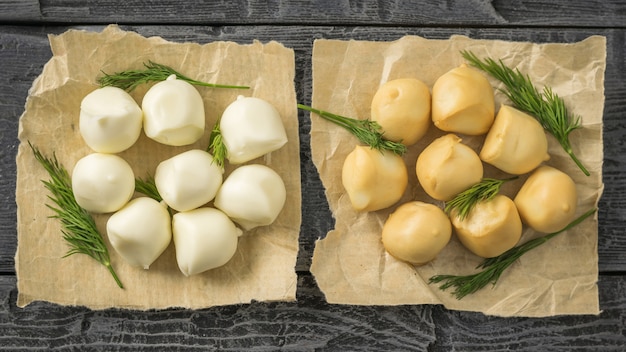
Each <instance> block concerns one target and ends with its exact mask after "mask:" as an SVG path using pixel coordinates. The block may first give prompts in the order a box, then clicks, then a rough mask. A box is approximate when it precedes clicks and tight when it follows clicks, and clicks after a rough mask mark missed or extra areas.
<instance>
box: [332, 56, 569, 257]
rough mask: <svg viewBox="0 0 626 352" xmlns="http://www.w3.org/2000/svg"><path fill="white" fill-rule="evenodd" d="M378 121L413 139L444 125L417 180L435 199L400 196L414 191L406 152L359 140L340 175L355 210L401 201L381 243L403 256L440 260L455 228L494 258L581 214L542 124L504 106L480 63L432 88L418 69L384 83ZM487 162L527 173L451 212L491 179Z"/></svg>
mask: <svg viewBox="0 0 626 352" xmlns="http://www.w3.org/2000/svg"><path fill="white" fill-rule="evenodd" d="M371 119H372V120H373V121H377V122H378V123H379V125H380V126H381V128H382V132H383V137H385V138H386V139H388V140H391V141H394V142H401V143H403V144H405V145H406V146H407V147H411V146H414V145H415V144H416V143H417V142H418V141H420V140H421V139H423V137H424V136H426V134H427V131H428V130H429V129H430V128H435V129H436V130H439V131H441V132H442V133H433V134H432V135H434V136H435V137H434V138H433V140H431V141H426V143H422V145H425V147H419V148H421V149H420V150H418V153H417V155H418V156H417V159H416V160H415V171H414V172H415V173H414V175H415V177H416V179H417V184H418V185H419V187H421V189H422V190H423V191H424V193H425V194H426V195H427V196H428V197H429V198H430V199H410V200H409V201H407V202H404V203H402V204H398V203H399V202H400V200H401V199H402V197H403V196H408V195H407V194H406V193H407V192H406V191H407V185H408V184H409V182H408V179H407V170H406V164H405V160H404V159H403V158H402V157H400V156H397V155H390V153H387V152H380V151H377V150H373V149H371V148H368V147H364V146H356V147H355V149H354V150H353V151H352V152H351V153H350V154H348V155H347V157H346V159H345V162H344V165H343V170H342V182H343V186H344V188H345V190H346V194H347V195H348V198H349V199H350V202H351V205H352V207H353V208H354V210H355V211H359V212H370V211H378V210H382V209H387V208H390V207H393V206H396V208H395V209H394V210H393V211H392V212H391V213H390V215H389V216H388V218H387V219H386V221H385V222H384V224H383V227H382V234H381V243H382V246H383V247H384V248H385V250H386V251H387V252H388V253H389V254H390V255H391V256H393V257H395V258H396V259H398V260H401V261H405V262H407V263H410V264H413V265H422V264H424V263H427V262H429V261H432V260H434V259H435V258H436V256H437V254H438V253H439V252H440V251H441V250H443V249H444V248H445V246H446V244H447V243H448V242H449V240H450V238H451V235H452V234H455V235H456V237H457V238H458V239H459V241H460V242H461V244H463V245H464V246H465V247H466V248H467V249H468V250H469V251H471V252H472V253H474V254H475V255H477V256H480V257H484V258H491V257H496V256H498V255H500V254H502V253H504V252H505V251H507V250H509V249H511V248H512V247H514V246H515V245H517V244H518V242H519V241H520V238H521V235H522V231H523V228H524V227H525V226H527V227H529V228H532V229H533V230H535V231H538V232H543V233H550V232H555V231H558V230H560V229H562V228H563V227H565V226H566V225H567V224H568V223H569V222H570V221H571V220H572V219H573V218H574V214H575V212H576V206H577V203H578V196H577V191H576V185H575V183H574V181H573V180H572V179H571V178H570V177H569V176H568V175H567V174H565V173H564V172H562V171H560V170H558V169H556V168H554V167H552V166H548V165H545V164H544V162H546V161H548V160H549V159H550V155H549V153H548V139H547V137H546V133H545V131H544V129H543V127H542V126H541V124H540V123H539V122H538V121H537V120H536V119H535V118H534V117H532V116H530V115H528V114H526V113H524V112H522V111H520V110H518V109H516V108H514V107H512V106H509V105H506V104H503V105H501V106H500V107H499V108H496V106H495V97H494V88H493V87H492V85H491V83H490V82H489V80H488V79H487V77H486V76H484V75H483V74H482V73H481V72H480V71H478V70H477V69H474V68H472V67H468V66H467V65H465V64H462V65H460V66H459V67H456V68H453V69H451V70H449V71H448V72H446V73H444V74H443V75H441V76H440V77H439V78H438V79H437V80H436V81H435V82H434V84H433V86H432V89H431V90H429V88H428V86H427V85H426V84H424V83H423V82H421V81H419V80H418V79H416V78H414V77H410V78H406V77H405V78H399V79H394V80H390V81H388V82H385V83H383V84H381V86H380V87H379V89H378V90H377V91H376V92H375V94H374V96H373V99H372V104H371ZM436 130H434V131H436ZM437 136H439V137H437ZM466 136H478V137H480V138H482V139H481V140H482V141H483V142H482V144H481V146H480V147H479V148H473V147H470V146H469V145H467V144H465V143H464V142H463V138H464V137H466ZM481 136H482V137H481ZM474 138H476V137H474ZM414 148H415V147H414ZM487 164H488V165H490V166H492V167H495V168H496V169H498V170H500V171H501V172H502V173H504V174H509V175H511V177H516V176H517V177H519V176H523V177H524V178H526V177H527V179H526V181H524V182H523V185H522V186H521V188H520V189H519V191H518V192H517V194H516V196H515V197H513V198H510V197H508V196H506V195H503V194H497V195H496V196H495V197H493V198H492V199H490V200H483V201H480V202H478V203H477V204H476V206H475V207H474V208H473V209H472V210H471V211H470V212H469V213H467V214H463V215H461V214H460V213H459V211H458V210H452V211H449V212H448V213H446V212H444V211H443V206H441V204H446V203H447V202H449V201H451V200H452V199H454V198H455V197H457V196H458V195H459V194H461V193H462V192H464V191H466V190H468V189H470V188H471V187H472V186H475V185H477V184H479V183H480V182H481V181H482V180H483V179H485V178H486V176H485V170H486V168H485V166H486V165H487ZM522 179H523V178H522ZM437 204H439V205H437Z"/></svg>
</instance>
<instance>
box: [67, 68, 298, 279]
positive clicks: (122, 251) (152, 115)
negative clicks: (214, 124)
mask: <svg viewBox="0 0 626 352" xmlns="http://www.w3.org/2000/svg"><path fill="white" fill-rule="evenodd" d="M205 121H206V116H205V110H204V101H203V98H202V96H201V94H200V93H199V91H198V90H197V89H196V88H195V87H194V86H193V85H192V84H190V83H188V82H187V81H185V80H181V79H178V78H177V77H176V75H171V76H170V77H168V78H167V79H166V80H164V81H160V82H158V83H155V84H153V85H152V86H151V87H150V88H149V89H148V90H147V92H146V93H145V95H144V96H143V99H142V103H141V106H139V104H137V103H136V102H135V100H134V99H133V97H132V96H131V95H129V94H128V93H127V92H126V91H124V90H122V89H120V88H115V87H102V88H98V89H95V90H94V91H92V92H91V93H89V94H87V95H86V96H85V97H84V98H83V100H82V102H81V106H80V120H79V124H80V126H79V127H80V128H79V129H80V133H81V136H82V137H83V140H84V141H85V143H86V144H87V145H88V146H89V147H90V148H91V149H92V150H93V153H91V154H89V155H86V156H85V157H83V158H82V159H80V160H79V161H78V162H77V163H76V165H75V167H74V169H73V172H72V191H73V193H74V195H75V198H76V201H77V203H78V204H79V205H80V206H81V207H82V208H84V209H85V210H87V211H89V212H92V213H99V214H111V215H110V217H109V218H108V220H107V224H106V232H107V235H108V238H109V241H110V243H111V245H112V246H113V248H114V249H115V250H116V252H117V253H118V254H119V255H120V257H121V258H122V259H124V260H125V261H126V262H127V263H128V264H129V265H132V266H138V267H141V268H144V269H148V268H149V267H150V265H151V264H152V263H153V262H154V261H155V260H157V259H158V258H159V257H160V256H161V254H162V253H163V252H164V251H165V250H166V248H167V247H168V246H169V245H170V243H172V242H173V243H174V246H175V252H176V260H177V263H178V267H179V269H180V271H181V272H182V273H183V274H184V275H185V276H190V275H196V274H199V273H202V272H205V271H207V270H210V269H213V268H217V267H220V266H222V265H225V264H226V263H227V262H229V261H230V259H231V258H232V257H233V255H234V254H235V251H236V249H237V244H238V238H239V236H241V235H242V234H243V233H244V232H245V231H249V230H252V229H254V228H256V227H259V226H268V225H271V224H272V223H273V222H274V221H275V220H276V218H277V217H278V216H279V214H280V213H281V211H282V209H283V206H284V204H285V201H286V187H285V184H284V182H283V180H282V178H281V176H280V175H279V174H278V173H277V172H276V171H274V170H272V169H271V168H270V167H268V166H266V165H263V164H260V163H258V162H256V161H255V160H254V159H256V158H259V157H262V156H264V155H266V154H268V153H271V152H273V151H275V150H278V149H280V148H281V147H283V146H284V145H285V144H286V143H287V134H286V131H285V128H284V126H283V123H282V119H281V116H280V114H279V112H278V110H277V109H276V108H275V107H274V106H273V105H272V104H271V103H269V102H268V101H266V100H263V99H260V98H255V97H244V96H239V97H237V99H236V100H235V101H232V102H231V103H230V104H229V105H228V106H227V108H226V109H225V110H224V111H223V114H222V116H220V119H219V125H218V126H219V128H220V130H221V132H222V134H221V138H222V141H223V143H224V145H225V146H226V148H227V151H228V154H227V155H226V159H227V160H228V162H230V163H231V164H232V165H236V167H235V168H234V171H232V172H231V173H230V174H229V175H225V174H224V173H225V171H224V170H225V169H224V167H223V166H222V165H220V164H218V163H217V162H216V161H215V158H214V156H213V155H211V154H210V153H209V152H207V151H206V150H204V149H196V148H194V147H191V145H193V144H194V143H196V142H197V141H199V140H200V138H201V137H202V136H203V135H205V133H207V129H206V123H205ZM142 131H143V132H144V133H145V135H146V136H147V137H148V138H150V139H152V140H154V141H155V142H158V143H161V144H164V145H168V146H173V147H183V146H189V147H188V150H186V151H183V152H180V153H178V154H176V155H174V156H173V157H171V158H168V159H166V160H163V161H161V162H160V163H159V164H158V165H157V166H156V168H155V169H154V185H155V186H156V191H157V193H158V196H154V195H152V198H151V197H148V196H141V195H137V196H136V197H135V198H133V197H134V196H135V182H136V179H135V175H134V172H133V169H132V167H131V165H129V163H128V162H126V161H125V160H124V159H123V158H122V157H120V156H119V155H117V153H120V152H122V151H124V150H126V149H128V148H131V147H132V146H133V145H134V144H135V143H136V141H137V140H138V139H139V136H140V134H141V132H142ZM189 148H190V149H189ZM244 164H245V165H244Z"/></svg>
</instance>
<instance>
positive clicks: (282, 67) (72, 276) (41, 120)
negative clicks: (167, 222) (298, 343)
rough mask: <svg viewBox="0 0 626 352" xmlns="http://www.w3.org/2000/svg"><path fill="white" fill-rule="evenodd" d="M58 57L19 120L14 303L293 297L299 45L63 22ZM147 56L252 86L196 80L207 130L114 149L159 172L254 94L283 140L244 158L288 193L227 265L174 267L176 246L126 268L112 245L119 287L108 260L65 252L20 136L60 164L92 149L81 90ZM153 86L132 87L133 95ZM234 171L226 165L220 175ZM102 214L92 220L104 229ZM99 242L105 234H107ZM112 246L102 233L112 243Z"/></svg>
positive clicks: (192, 304)
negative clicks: (188, 273) (176, 140)
mask: <svg viewBox="0 0 626 352" xmlns="http://www.w3.org/2000/svg"><path fill="white" fill-rule="evenodd" d="M49 39H50V45H51V48H52V52H53V57H52V58H51V60H50V61H49V62H48V63H47V64H46V65H45V67H44V70H43V72H42V74H41V75H40V76H39V77H38V78H37V79H36V80H35V82H34V84H33V87H32V89H31V90H30V94H29V97H28V99H27V102H26V109H25V112H24V114H23V116H22V117H21V120H20V130H19V139H20V142H21V143H20V147H19V151H18V156H17V194H16V200H17V205H18V226H17V228H18V250H17V254H16V271H17V278H18V283H17V286H18V305H19V306H25V305H26V304H28V303H30V302H32V301H35V300H45V301H50V302H54V303H58V304H63V305H81V306H87V307H90V308H94V309H100V308H107V307H121V308H134V309H152V308H165V307H187V308H203V307H210V306H215V305H226V304H235V303H247V302H251V301H253V300H255V301H277V300H281V301H292V300H295V292H296V286H297V276H296V273H295V263H296V257H297V252H298V234H299V231H300V222H301V214H300V208H301V205H300V204H301V194H300V171H299V170H300V169H299V168H300V162H299V160H300V159H299V135H298V120H297V111H296V94H295V88H294V75H295V61H294V52H293V50H291V49H288V48H285V47H283V46H282V45H281V44H279V43H276V42H269V43H267V44H262V43H259V42H257V41H255V42H254V43H251V44H249V45H240V44H236V43H232V42H214V43H208V44H205V45H200V44H197V43H172V42H168V41H166V40H164V39H162V38H158V37H152V38H144V37H142V36H140V35H138V34H137V33H133V32H126V31H122V30H120V29H119V28H118V27H116V26H109V27H107V28H105V29H104V30H103V31H102V32H101V33H94V32H86V31H79V30H70V31H68V32H65V33H63V34H61V35H58V36H50V38H49ZM148 60H153V61H155V62H157V63H161V64H165V65H169V66H172V67H173V68H174V69H176V70H178V71H179V72H181V73H183V74H185V75H187V76H189V77H193V78H196V79H198V80H201V81H207V82H213V83H221V84H233V85H247V86H250V87H251V88H250V89H249V90H236V89H215V88H206V87H198V90H199V92H200V93H201V95H202V96H203V98H204V101H205V109H206V118H207V129H206V133H205V135H204V136H203V137H202V139H201V140H200V141H199V142H197V143H195V144H193V145H191V146H186V147H169V146H164V145H160V144H158V143H156V142H154V141H152V140H149V139H148V138H147V137H145V135H143V134H142V136H141V137H140V139H139V141H138V142H137V143H136V144H135V145H134V146H133V147H131V148H130V149H128V150H127V151H124V152H122V153H120V154H119V155H120V156H121V157H123V158H124V159H126V160H127V161H128V162H129V163H130V165H131V166H132V168H133V170H134V171H135V175H136V176H137V177H142V178H145V177H146V176H147V175H148V173H152V174H153V173H154V169H155V167H156V165H157V164H158V163H159V162H160V161H162V160H164V159H166V158H168V157H170V156H173V155H175V154H177V153H180V152H182V151H185V150H188V149H191V148H200V149H206V147H207V146H208V139H209V132H210V128H211V127H212V126H213V124H214V123H215V121H216V120H217V118H218V117H219V116H220V115H221V113H222V111H223V110H224V109H225V108H226V106H227V105H228V104H229V103H231V102H232V101H234V100H235V99H236V97H237V95H244V96H255V97H259V98H263V99H265V100H267V101H269V102H270V103H272V104H273V105H274V106H275V107H276V108H277V109H278V111H279V112H280V115H281V117H282V119H283V123H284V125H285V128H286V131H287V136H288V138H289V142H288V144H287V145H285V146H284V147H283V148H281V149H280V150H278V151H275V152H272V153H270V154H268V155H267V156H265V157H262V158H259V159H256V160H253V161H251V162H250V163H262V164H266V165H268V166H270V167H271V168H273V169H274V170H276V171H277V172H278V173H279V174H280V175H281V176H282V178H283V180H284V182H285V185H286V188H287V195H288V196H287V202H286V204H285V207H284V209H283V211H282V213H281V214H280V215H279V217H278V219H277V220H276V221H275V222H274V224H272V225H271V226H266V227H260V228H257V229H254V230H252V231H250V232H248V233H245V234H244V235H243V236H242V237H240V239H239V246H238V249H237V252H236V253H235V255H234V257H233V258H232V259H231V260H230V262H228V263H227V264H226V265H225V266H223V267H220V268H217V269H214V270H210V271H208V272H205V273H203V274H200V275H197V276H192V277H185V276H183V274H182V273H181V272H180V271H179V269H178V266H177V264H176V259H175V252H174V248H173V247H174V246H173V243H172V244H170V246H169V247H168V249H167V250H166V251H165V253H163V254H162V256H161V257H159V259H157V260H156V261H155V262H154V263H153V264H152V266H151V267H150V269H149V270H143V269H141V268H136V267H131V266H129V265H127V264H126V263H124V262H123V260H122V259H121V257H119V256H118V255H117V254H116V253H115V251H114V250H112V249H110V253H111V260H112V264H113V267H114V268H115V270H116V271H117V274H118V275H119V277H120V279H121V281H122V283H123V284H124V286H125V288H124V289H120V288H118V287H117V285H116V284H115V281H114V280H113V278H112V277H111V276H110V274H109V273H108V271H107V270H106V269H105V267H104V266H102V265H100V264H99V263H97V262H96V261H94V260H92V259H91V258H89V257H87V256H85V255H81V254H77V255H73V256H70V257H68V258H64V259H62V258H61V257H62V256H63V255H64V254H65V253H66V252H67V250H68V246H67V244H66V242H65V241H64V240H63V239H62V235H61V232H60V226H59V222H58V221H57V220H55V219H48V218H47V217H48V216H50V215H52V214H51V211H50V210H49V209H47V208H46V206H45V204H46V203H50V201H48V199H47V198H46V197H47V195H48V193H47V191H46V190H45V189H44V186H43V184H42V183H41V180H48V179H49V176H48V174H47V173H46V172H45V171H44V169H43V168H42V167H41V166H40V165H39V164H38V163H37V161H36V160H35V159H34V158H33V155H32V152H31V150H30V148H29V146H28V144H27V141H30V142H32V143H33V144H34V145H35V146H36V147H38V148H39V149H40V150H41V151H42V152H43V153H44V154H45V155H47V156H50V157H51V156H52V153H56V155H57V157H58V159H59V161H60V162H61V163H62V164H63V165H64V166H65V168H66V169H68V170H70V172H71V170H72V168H73V166H74V164H75V163H76V161H77V160H78V159H79V158H81V157H83V156H85V155H87V154H88V153H91V150H90V149H89V148H88V147H87V146H86V144H85V143H84V142H83V140H82V138H81V136H80V133H79V132H78V117H79V107H80V102H81V100H82V98H83V97H84V96H85V95H86V94H87V93H89V92H91V91H92V90H94V89H96V88H97V84H96V78H97V77H99V76H100V75H101V71H104V72H107V73H113V72H118V71H122V70H126V69H140V68H142V67H143V63H144V62H147V61H148ZM148 86H149V85H146V86H142V87H140V88H138V89H137V90H136V91H134V92H133V93H132V95H133V97H134V98H135V99H136V100H137V101H138V102H139V103H140V102H141V98H142V97H143V94H144V93H145V91H146V90H147V88H148ZM230 170H232V166H229V167H227V170H226V174H225V175H227V174H228V172H229V171H230ZM107 218H108V215H101V216H97V217H96V221H97V224H98V226H99V228H100V229H101V231H102V233H103V234H106V232H105V231H104V229H105V223H106V219H107ZM104 237H105V239H106V235H104ZM107 243H108V242H107Z"/></svg>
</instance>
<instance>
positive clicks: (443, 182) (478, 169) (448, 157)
mask: <svg viewBox="0 0 626 352" xmlns="http://www.w3.org/2000/svg"><path fill="white" fill-rule="evenodd" d="M415 172H416V174H417V179H418V181H419V183H420V185H421V186H422V188H424V191H425V192H426V193H427V194H428V195H429V196H431V197H433V198H434V199H437V200H443V201H446V200H450V199H452V198H454V196H456V195H457V194H459V193H461V192H462V191H464V190H466V189H468V188H469V187H471V186H472V185H474V184H476V183H478V182H480V180H481V179H482V177H483V164H482V162H481V160H480V158H479V157H478V154H476V152H475V151H474V150H473V149H472V148H470V147H468V146H467V145H465V144H463V143H461V138H459V137H458V136H456V135H455V134H452V133H450V134H447V135H445V136H443V137H439V138H437V139H435V140H434V141H433V142H432V143H431V144H429V145H428V146H427V147H426V148H424V150H423V151H422V152H421V153H420V155H419V156H418V157H417V163H416V165H415Z"/></svg>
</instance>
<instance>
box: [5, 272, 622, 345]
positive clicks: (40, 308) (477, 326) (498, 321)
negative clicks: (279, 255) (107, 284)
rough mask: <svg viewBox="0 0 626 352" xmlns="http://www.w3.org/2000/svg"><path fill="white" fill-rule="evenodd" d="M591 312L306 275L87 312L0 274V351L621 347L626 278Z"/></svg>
mask: <svg viewBox="0 0 626 352" xmlns="http://www.w3.org/2000/svg"><path fill="white" fill-rule="evenodd" d="M600 287H601V290H600V292H601V297H600V299H601V307H602V310H603V312H602V313H601V314H600V315H599V316H574V317H553V318H547V319H530V318H516V319H505V318H496V317H486V316H484V315H482V314H479V313H468V312H454V311H448V310H446V309H444V308H442V307H441V306H428V305H424V306H392V307H381V306H370V307H366V306H360V307H353V306H342V305H329V304H327V303H325V301H324V298H323V295H322V294H321V293H320V292H319V290H318V289H317V288H316V286H315V283H314V280H313V279H312V278H311V277H310V276H309V275H302V276H301V277H300V278H299V283H298V301H297V302H295V303H252V304H250V305H233V306H225V307H215V308H211V309H204V310H198V311H191V310H184V309H166V310H159V311H147V312H136V311H135V312H129V311H124V310H117V309H107V310H104V311H90V310H88V309H85V308H82V307H60V306H57V305H53V304H49V303H42V302H38V303H33V304H32V305H30V306H28V307H26V308H23V309H21V308H16V307H15V299H16V295H17V293H16V290H15V279H14V278H12V277H0V331H1V332H3V333H2V334H0V351H3V350H7V351H8V350H11V351H13V350H15V349H16V348H23V349H24V350H35V349H46V350H53V349H74V350H76V349H80V350H106V351H118V350H127V349H129V348H130V347H131V346H132V349H133V350H136V351H153V350H154V351H156V350H158V351H170V350H180V349H184V350H203V351H206V350H209V351H212V350H225V351H241V350H244V349H245V350H250V351H267V350H275V349H283V350H290V351H313V350H325V351H355V350H358V351H426V350H429V351H442V352H443V351H484V350H490V351H506V350H516V351H529V352H535V351H538V349H537V348H538V347H539V348H540V349H539V350H540V351H542V352H543V351H561V350H567V351H591V350H596V348H597V350H601V351H621V350H622V348H623V346H625V345H626V337H625V336H624V333H625V332H626V331H625V330H624V329H625V326H626V325H625V324H624V323H625V322H626V313H625V312H626V282H625V280H624V278H623V277H611V276H609V277H605V278H603V279H602V280H601V281H600Z"/></svg>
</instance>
